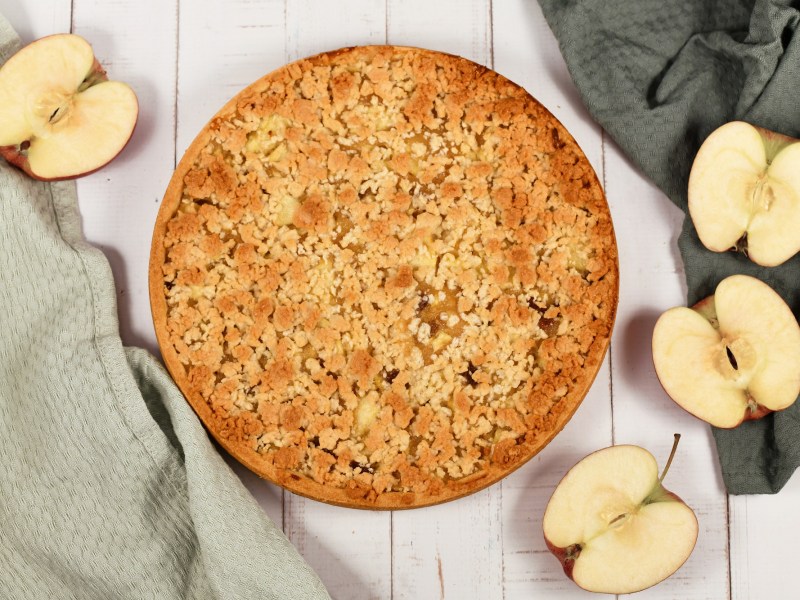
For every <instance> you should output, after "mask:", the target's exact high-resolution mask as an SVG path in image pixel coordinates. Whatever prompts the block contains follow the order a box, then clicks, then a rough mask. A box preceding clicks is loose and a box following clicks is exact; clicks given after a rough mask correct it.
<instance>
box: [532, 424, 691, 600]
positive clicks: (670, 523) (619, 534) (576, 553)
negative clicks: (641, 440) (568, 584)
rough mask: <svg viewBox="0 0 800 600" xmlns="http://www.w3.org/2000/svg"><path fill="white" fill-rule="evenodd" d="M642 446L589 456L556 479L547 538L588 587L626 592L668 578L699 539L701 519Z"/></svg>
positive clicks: (572, 575) (576, 578) (545, 525)
mask: <svg viewBox="0 0 800 600" xmlns="http://www.w3.org/2000/svg"><path fill="white" fill-rule="evenodd" d="M679 438H680V436H679V435H677V434H676V436H675V445H674V446H673V448H672V454H670V458H669V461H668V462H667V467H666V468H665V469H664V473H663V474H662V475H661V477H660V478H659V476H658V467H657V464H656V459H655V458H653V455H652V454H650V453H649V452H648V451H647V450H645V449H643V448H640V447H638V446H613V447H611V448H605V449H603V450H599V451H597V452H595V453H593V454H590V455H589V456H587V457H586V458H584V459H583V460H581V461H580V462H579V463H578V464H576V465H575V466H574V467H572V469H570V471H569V472H568V473H567V474H566V475H565V476H564V479H562V480H561V483H559V484H558V487H557V488H556V490H555V492H553V496H552V497H551V498H550V501H549V502H548V504H547V509H546V510H545V513H544V520H543V528H544V536H545V541H546V542H547V547H548V548H549V549H550V551H551V552H552V553H553V554H555V556H556V557H557V558H558V559H559V560H560V561H561V563H562V566H563V567H564V572H565V573H566V574H567V576H568V577H570V578H571V579H572V580H573V581H575V583H576V584H578V585H579V586H580V587H582V588H584V589H585V590H589V591H590V592H603V593H607V594H628V593H632V592H638V591H640V590H643V589H645V588H648V587H650V586H653V585H655V584H656V583H658V582H660V581H662V580H664V579H666V578H667V577H669V576H670V575H672V573H674V572H675V571H677V570H678V568H679V567H680V566H681V565H682V564H683V563H684V562H686V559H687V558H689V555H690V554H691V553H692V550H693V549H694V546H695V542H696V541H697V531H698V527H697V518H696V517H695V515H694V512H693V511H692V509H691V508H689V507H688V506H687V505H686V504H685V503H684V502H683V501H682V500H681V499H680V498H679V497H678V496H676V495H675V494H673V493H672V492H669V491H667V490H666V489H665V488H664V487H663V486H662V485H661V482H662V480H663V479H664V476H665V475H666V473H667V469H669V465H670V463H671V462H672V457H673V456H674V454H675V449H676V447H677V443H678V439H679Z"/></svg>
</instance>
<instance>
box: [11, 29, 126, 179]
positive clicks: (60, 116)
mask: <svg viewBox="0 0 800 600" xmlns="http://www.w3.org/2000/svg"><path fill="white" fill-rule="evenodd" d="M138 114H139V107H138V103H137V100H136V95H135V94H134V93H133V90H131V88H130V87H129V86H128V85H126V84H124V83H120V82H118V81H108V78H107V77H106V73H105V71H104V70H103V68H102V67H101V66H100V64H99V63H98V62H97V60H95V57H94V53H93V52H92V47H91V46H90V45H89V43H88V42H87V41H86V40H84V39H83V38H81V37H80V36H77V35H71V34H61V35H52V36H49V37H45V38H42V39H40V40H37V41H35V42H33V43H32V44H30V45H28V46H26V47H24V48H23V49H22V50H20V51H19V52H17V53H16V54H15V55H14V56H12V57H11V58H10V59H8V61H7V62H6V63H5V64H4V65H3V66H2V67H0V155H1V156H3V158H5V159H6V160H7V161H8V162H10V163H11V164H13V165H16V166H17V167H19V168H21V169H22V170H24V171H25V172H26V173H28V174H29V175H30V176H31V177H34V178H36V179H43V180H55V179H69V178H72V177H78V176H80V175H86V174H88V173H91V172H92V171H95V170H97V169H99V168H100V167H102V166H103V165H105V164H106V163H108V162H110V161H111V160H112V159H113V158H114V157H115V156H116V155H117V154H119V152H120V151H121V150H122V148H124V147H125V144H127V142H128V140H129V139H130V137H131V134H132V133H133V128H134V126H135V125H136V119H137V117H138Z"/></svg>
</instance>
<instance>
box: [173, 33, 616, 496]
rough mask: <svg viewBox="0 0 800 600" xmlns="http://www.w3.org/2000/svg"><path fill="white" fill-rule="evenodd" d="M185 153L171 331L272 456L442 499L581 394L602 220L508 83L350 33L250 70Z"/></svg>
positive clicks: (608, 239)
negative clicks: (341, 45) (330, 46)
mask: <svg viewBox="0 0 800 600" xmlns="http://www.w3.org/2000/svg"><path fill="white" fill-rule="evenodd" d="M193 148H194V154H193V155H191V156H190V162H189V164H188V165H187V166H186V168H184V169H183V171H182V172H181V171H180V169H179V173H180V175H181V177H180V180H179V181H178V186H179V199H178V201H177V203H176V206H175V207H174V210H172V211H171V213H170V214H169V215H167V216H168V219H167V220H166V225H165V228H164V235H163V239H162V240H160V243H161V244H162V248H163V262H162V263H161V264H159V265H158V268H159V277H160V286H161V290H162V292H161V293H162V295H163V297H164V299H165V313H166V319H165V327H166V333H165V338H164V339H166V341H167V344H166V345H167V346H168V347H169V349H170V352H169V354H170V356H172V357H174V358H173V362H176V363H177V364H179V365H180V368H179V373H180V375H179V376H178V377H177V379H178V382H179V385H181V387H182V389H183V391H184V392H185V393H186V394H187V396H188V397H189V399H190V401H192V402H193V404H194V403H196V402H199V403H203V404H205V405H206V406H207V408H208V409H209V410H208V411H204V412H203V413H201V414H205V415H206V418H205V419H204V420H205V421H206V425H207V426H209V428H210V429H211V430H212V431H213V432H214V434H215V435H216V436H217V437H218V438H219V439H220V440H221V441H223V442H226V441H227V442H228V443H230V444H232V445H235V446H236V447H238V448H242V449H246V451H247V452H249V453H250V458H249V462H250V463H253V462H257V463H259V464H262V465H263V466H264V469H262V473H268V474H269V473H272V474H273V475H274V474H275V473H276V472H282V473H292V474H294V475H293V476H294V480H297V481H299V480H300V479H301V478H302V479H306V480H311V481H313V482H314V483H316V484H319V485H321V486H324V487H323V488H319V489H327V490H339V491H340V492H336V493H333V492H332V494H333V495H332V496H331V498H333V499H334V500H337V499H341V498H347V499H352V500H355V501H363V502H373V501H375V500H376V499H377V498H379V497H380V496H382V495H385V494H392V493H400V494H401V495H403V498H404V500H403V502H404V503H413V502H416V500H415V498H421V499H427V500H428V501H430V500H435V498H436V497H437V496H441V495H442V494H443V493H445V491H446V489H447V488H448V486H450V485H456V484H458V485H461V486H462V487H463V486H464V485H466V484H468V483H469V482H471V481H474V482H477V483H480V481H481V480H483V479H485V476H486V475H487V473H489V472H490V471H491V469H492V468H493V467H499V468H500V470H508V469H510V468H512V467H513V466H514V465H515V464H517V463H518V462H520V461H521V460H523V459H525V458H527V457H529V456H530V455H531V454H532V452H534V451H535V450H536V449H538V447H536V440H537V439H540V438H541V436H544V435H546V434H547V433H548V432H550V431H551V430H553V429H554V428H560V427H561V426H563V424H564V422H565V421H566V419H567V418H568V417H569V415H570V414H571V413H572V411H573V410H574V407H575V406H576V405H577V403H579V402H580V400H581V398H582V395H583V394H584V393H585V389H586V388H587V387H588V384H589V382H590V381H591V379H592V377H593V376H594V373H595V371H596V369H597V367H598V365H599V361H600V359H601V357H602V354H603V352H604V350H605V347H606V344H607V341H608V337H609V335H610V327H611V322H612V320H613V315H614V310H615V306H616V286H617V271H616V246H615V244H614V239H613V230H612V226H611V221H610V217H609V215H608V209H607V207H606V204H605V200H604V198H603V195H602V192H601V190H600V188H599V186H598V185H597V183H596V179H595V177H594V173H593V172H592V171H591V168H590V167H589V165H588V162H587V161H586V159H585V158H584V157H583V155H582V154H581V153H580V150H579V149H578V148H577V146H576V145H575V144H574V142H573V141H572V139H571V138H569V136H568V135H567V134H566V133H565V131H564V129H563V128H562V127H561V125H560V124H558V123H557V122H556V121H555V119H553V118H552V116H550V114H549V113H548V112H547V111H546V110H544V109H543V108H542V107H541V106H540V105H539V104H538V103H537V102H536V101H535V100H533V99H532V98H531V97H530V96H529V95H527V94H526V93H525V92H524V90H522V89H521V88H519V87H517V86H515V85H514V84H512V83H510V82H508V81H507V80H505V79H503V78H502V77H500V76H498V75H497V74H495V73H493V72H491V71H488V70H486V69H483V68H482V67H479V66H477V65H475V64H474V63H471V62H469V61H466V60H463V59H459V58H456V57H450V56H445V55H439V54H436V53H431V52H426V51H419V50H413V49H407V48H393V47H371V48H358V49H350V50H345V51H340V52H338V53H331V54H324V55H320V56H318V57H314V58H311V59H308V60H305V61H301V62H299V63H294V64H291V65H289V66H287V67H285V68H283V69H281V70H279V71H277V72H275V73H273V74H272V75H270V76H267V77H266V78H264V79H262V80H261V81H259V82H257V83H256V84H254V85H253V86H251V87H250V88H248V89H247V90H245V92H243V93H242V94H240V95H239V96H238V97H237V98H236V99H235V101H234V102H233V103H232V104H229V105H228V107H226V109H224V110H223V111H222V112H221V113H220V114H219V115H218V116H217V117H215V119H214V120H213V121H212V122H211V124H210V125H209V127H208V128H207V131H206V132H205V137H202V138H201V139H200V142H199V143H198V142H196V143H195V145H194V146H193ZM190 152H191V151H190ZM162 345H163V342H162ZM166 354H167V353H165V355H166ZM171 370H172V371H173V374H175V371H176V369H175V368H171ZM195 406H196V404H195ZM254 457H255V458H254ZM273 478H275V479H278V480H279V479H280V478H276V477H273ZM477 483H476V487H477ZM485 483H486V482H484V484H485ZM337 494H339V495H337ZM323 499H324V498H323Z"/></svg>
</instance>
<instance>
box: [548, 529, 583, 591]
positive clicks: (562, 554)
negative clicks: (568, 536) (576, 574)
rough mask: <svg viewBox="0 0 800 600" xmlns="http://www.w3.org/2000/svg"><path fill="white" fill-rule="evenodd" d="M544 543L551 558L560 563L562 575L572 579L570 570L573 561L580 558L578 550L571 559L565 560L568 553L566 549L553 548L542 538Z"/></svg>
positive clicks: (573, 566) (573, 563) (572, 567)
mask: <svg viewBox="0 0 800 600" xmlns="http://www.w3.org/2000/svg"><path fill="white" fill-rule="evenodd" d="M544 543H545V544H547V549H548V550H550V552H552V553H553V556H555V557H556V558H557V559H558V562H560V563H561V567H562V568H563V569H564V574H565V575H566V576H567V577H569V578H570V579H572V570H573V569H574V568H575V559H576V558H578V556H580V554H581V553H580V550H579V551H578V553H577V554H576V555H575V556H574V557H573V558H567V554H568V552H567V549H566V548H559V547H558V546H554V545H553V544H551V543H550V540H548V539H547V538H544ZM573 581H574V579H573Z"/></svg>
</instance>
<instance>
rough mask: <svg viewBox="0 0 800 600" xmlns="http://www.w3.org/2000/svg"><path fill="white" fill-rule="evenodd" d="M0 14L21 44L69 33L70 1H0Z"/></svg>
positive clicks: (70, 18)
mask: <svg viewBox="0 0 800 600" xmlns="http://www.w3.org/2000/svg"><path fill="white" fill-rule="evenodd" d="M0 12H2V13H3V16H4V17H5V18H6V19H8V21H9V22H10V23H11V24H12V25H13V26H14V29H15V30H16V31H17V33H18V34H19V36H20V38H22V43H23V44H29V43H30V42H32V41H33V40H35V39H38V38H40V37H44V36H46V35H52V34H54V33H69V31H70V28H71V27H72V1H71V0H37V1H36V2H31V1H30V0H2V1H0Z"/></svg>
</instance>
